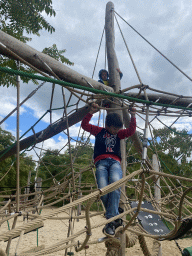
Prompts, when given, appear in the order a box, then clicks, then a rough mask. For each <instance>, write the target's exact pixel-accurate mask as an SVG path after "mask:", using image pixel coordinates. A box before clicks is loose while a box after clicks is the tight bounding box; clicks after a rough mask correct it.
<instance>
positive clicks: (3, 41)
mask: <svg viewBox="0 0 192 256" xmlns="http://www.w3.org/2000/svg"><path fill="white" fill-rule="evenodd" d="M14 53H15V54H17V55H18V56H19V57H20V58H22V59H23V60H25V61H27V62H28V63H29V64H31V65H33V66H35V67H36V68H38V69H39V70H41V71H43V72H44V73H47V74H49V75H52V73H51V71H50V69H49V68H48V67H47V66H46V65H48V66H49V67H50V68H51V69H52V71H53V72H54V73H55V74H56V75H57V76H58V77H59V78H60V79H62V80H64V81H67V82H70V83H74V84H79V85H83V86H87V87H90V86H89V85H88V84H87V82H86V81H88V82H89V83H90V84H91V85H92V86H93V87H94V88H95V89H102V88H104V89H105V90H107V91H110V92H113V89H112V88H109V87H108V86H105V85H103V84H101V83H99V82H97V81H95V80H93V79H91V78H90V77H87V76H84V75H81V74H79V73H78V72H76V71H74V70H72V69H71V68H69V67H68V66H66V65H64V64H62V63H61V62H59V61H57V60H55V59H53V58H51V57H50V56H48V55H46V54H44V53H42V52H39V51H37V50H35V49H33V48H32V47H30V46H28V45H27V44H25V43H23V42H21V41H19V40H17V39H16V38H14V37H12V36H10V35H8V34H6V33H5V32H3V31H0V54H2V55H5V56H7V57H9V58H13V59H17V57H16V56H15V54H14ZM21 62H22V61H21ZM43 62H44V63H46V64H44V63H43Z"/></svg>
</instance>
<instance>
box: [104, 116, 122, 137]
mask: <svg viewBox="0 0 192 256" xmlns="http://www.w3.org/2000/svg"><path fill="white" fill-rule="evenodd" d="M122 127H123V122H122V120H121V117H120V115H119V114H117V113H109V114H108V115H107V116H106V120H105V128H106V129H107V130H108V131H109V132H110V133H111V134H113V135H115V134H117V133H118V131H119V130H120V129H121V128H122Z"/></svg>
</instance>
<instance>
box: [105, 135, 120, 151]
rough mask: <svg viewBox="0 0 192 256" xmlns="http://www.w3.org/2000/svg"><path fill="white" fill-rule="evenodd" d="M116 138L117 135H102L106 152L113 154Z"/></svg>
mask: <svg viewBox="0 0 192 256" xmlns="http://www.w3.org/2000/svg"><path fill="white" fill-rule="evenodd" d="M116 137H117V134H116V135H111V134H109V133H107V132H106V133H105V134H104V135H103V138H104V139H105V145H106V152H114V151H113V148H114V146H115V144H116Z"/></svg>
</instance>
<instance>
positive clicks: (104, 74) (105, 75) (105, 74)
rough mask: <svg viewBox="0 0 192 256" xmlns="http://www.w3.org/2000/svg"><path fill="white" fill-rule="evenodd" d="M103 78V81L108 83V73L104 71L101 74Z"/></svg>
mask: <svg viewBox="0 0 192 256" xmlns="http://www.w3.org/2000/svg"><path fill="white" fill-rule="evenodd" d="M101 78H102V80H104V81H106V80H107V72H105V71H103V72H102V73H101Z"/></svg>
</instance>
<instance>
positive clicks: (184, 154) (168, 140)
mask: <svg viewBox="0 0 192 256" xmlns="http://www.w3.org/2000/svg"><path fill="white" fill-rule="evenodd" d="M153 133H154V141H155V144H156V146H157V150H159V149H160V150H161V151H162V152H164V153H166V154H170V155H172V156H173V157H174V158H175V159H176V160H180V161H181V163H185V162H187V158H188V157H190V156H191V150H192V138H191V136H189V135H187V130H182V131H178V130H176V128H172V129H167V128H163V129H158V130H156V129H154V131H153Z"/></svg>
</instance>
